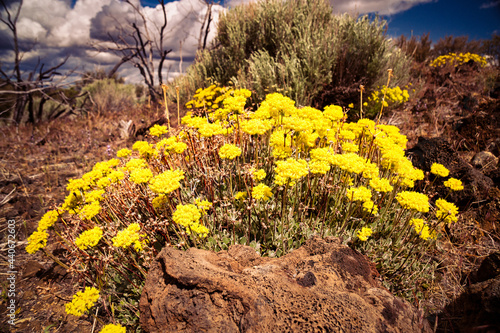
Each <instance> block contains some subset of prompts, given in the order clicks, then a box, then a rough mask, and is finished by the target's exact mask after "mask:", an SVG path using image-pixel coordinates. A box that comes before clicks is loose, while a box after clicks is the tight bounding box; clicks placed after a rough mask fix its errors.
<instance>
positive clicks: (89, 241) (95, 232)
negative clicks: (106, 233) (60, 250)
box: [75, 227, 102, 250]
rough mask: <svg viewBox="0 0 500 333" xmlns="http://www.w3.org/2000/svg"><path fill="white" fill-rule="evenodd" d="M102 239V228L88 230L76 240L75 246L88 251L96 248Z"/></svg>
mask: <svg viewBox="0 0 500 333" xmlns="http://www.w3.org/2000/svg"><path fill="white" fill-rule="evenodd" d="M101 238H102V229H101V228H100V227H94V228H92V229H90V230H86V231H84V232H82V233H81V235H80V236H78V238H77V239H75V244H76V246H78V248H80V249H81V250H86V249H87V248H89V247H93V246H96V245H97V243H99V241H100V240H101Z"/></svg>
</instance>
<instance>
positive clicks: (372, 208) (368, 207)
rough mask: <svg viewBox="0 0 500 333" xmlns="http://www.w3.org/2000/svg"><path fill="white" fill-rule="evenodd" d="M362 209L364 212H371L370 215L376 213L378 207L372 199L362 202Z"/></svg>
mask: <svg viewBox="0 0 500 333" xmlns="http://www.w3.org/2000/svg"><path fill="white" fill-rule="evenodd" d="M363 210H364V211H365V212H368V213H370V214H372V215H377V212H378V207H377V205H375V203H374V202H373V201H371V200H367V201H365V202H363Z"/></svg>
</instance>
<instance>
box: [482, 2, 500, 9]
mask: <svg viewBox="0 0 500 333" xmlns="http://www.w3.org/2000/svg"><path fill="white" fill-rule="evenodd" d="M497 6H500V0H496V1H490V2H485V3H482V4H481V6H480V7H479V8H481V9H488V8H493V7H497Z"/></svg>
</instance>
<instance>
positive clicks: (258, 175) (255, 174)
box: [252, 169, 266, 181]
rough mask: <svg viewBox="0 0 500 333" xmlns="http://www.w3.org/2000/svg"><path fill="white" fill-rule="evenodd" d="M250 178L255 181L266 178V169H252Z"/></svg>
mask: <svg viewBox="0 0 500 333" xmlns="http://www.w3.org/2000/svg"><path fill="white" fill-rule="evenodd" d="M252 178H253V180H255V181H261V180H262V179H264V178H266V171H264V169H259V170H252Z"/></svg>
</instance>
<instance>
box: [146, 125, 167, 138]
mask: <svg viewBox="0 0 500 333" xmlns="http://www.w3.org/2000/svg"><path fill="white" fill-rule="evenodd" d="M165 133H168V129H167V126H162V125H158V124H155V125H154V126H153V127H151V128H150V129H149V134H151V135H152V136H157V137H160V136H162V135H163V134H165Z"/></svg>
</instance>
